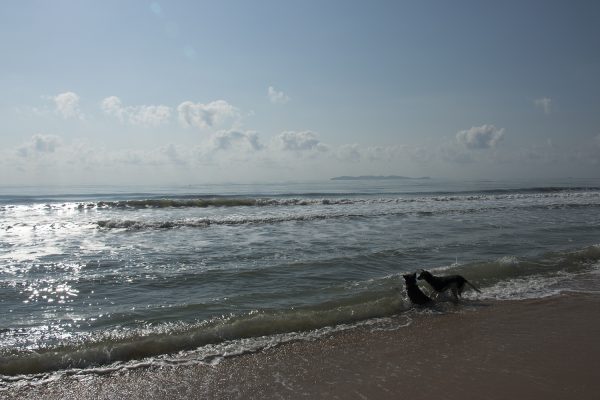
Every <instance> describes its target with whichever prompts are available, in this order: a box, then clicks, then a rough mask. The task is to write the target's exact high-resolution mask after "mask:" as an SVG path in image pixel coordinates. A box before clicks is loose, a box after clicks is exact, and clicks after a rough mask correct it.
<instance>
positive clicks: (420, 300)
mask: <svg viewBox="0 0 600 400" xmlns="http://www.w3.org/2000/svg"><path fill="white" fill-rule="evenodd" d="M402 276H403V277H404V280H405V283H406V293H408V298H409V299H410V301H412V302H413V303H414V304H418V305H420V306H422V305H425V304H429V303H431V302H432V300H431V299H430V298H429V297H428V296H427V295H426V294H425V293H423V292H422V291H421V289H419V286H418V285H417V273H416V272H413V273H412V274H405V275H402Z"/></svg>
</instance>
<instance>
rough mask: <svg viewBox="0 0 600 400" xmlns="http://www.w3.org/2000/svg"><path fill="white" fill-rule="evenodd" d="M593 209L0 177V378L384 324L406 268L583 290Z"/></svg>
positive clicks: (521, 193)
mask: <svg viewBox="0 0 600 400" xmlns="http://www.w3.org/2000/svg"><path fill="white" fill-rule="evenodd" d="M599 210H600V182H597V181H564V182H560V181H559V182H533V183H532V182H491V181H486V182H451V181H437V180H414V181H413V180H399V181H350V182H348V181H344V182H340V181H335V182H333V181H332V182H321V183H319V182H317V183H304V184H278V185H224V186H191V187H176V188H157V187H155V188H147V187H139V188H113V187H66V188H19V187H2V188H0V316H1V317H0V318H1V320H0V321H1V324H0V374H1V375H5V379H14V378H8V376H19V375H22V374H44V373H49V372H52V371H56V370H59V371H74V370H77V369H80V368H86V369H93V368H96V369H98V368H121V367H124V366H127V365H133V364H135V365H138V364H144V363H153V362H164V363H173V362H184V361H185V362H187V361H189V360H196V361H206V362H212V361H213V360H216V359H217V360H218V359H219V358H220V357H223V356H227V355H230V354H237V353H239V352H244V351H248V350H252V349H257V348H263V347H265V346H270V345H274V344H277V343H280V342H281V341H286V340H295V339H297V338H301V337H311V336H314V335H319V334H322V333H323V332H329V331H331V329H345V327H348V326H353V324H357V323H358V324H364V323H380V324H383V325H385V324H389V323H390V320H389V319H388V317H391V316H396V317H395V318H397V316H398V315H402V312H403V311H405V310H407V309H408V308H410V304H409V303H408V301H407V299H406V298H405V292H404V289H403V280H402V277H401V275H402V273H405V272H408V271H416V270H418V269H421V268H425V269H431V270H435V271H438V272H437V273H440V274H443V273H460V274H462V275H464V276H466V277H467V278H468V279H469V280H470V281H471V282H473V283H474V284H476V285H477V286H478V287H480V288H481V289H482V291H483V293H482V294H475V293H473V292H468V294H467V298H468V299H472V300H473V299H519V298H532V297H544V296H549V295H552V294H555V293H559V292H560V291H563V290H567V289H568V290H578V291H584V292H585V291H598V290H599V289H600V288H599V287H598V284H597V283H598V279H597V276H598V270H599V265H600V247H599V246H598V245H599V244H600V214H599V213H598V211H599ZM423 288H424V289H426V288H427V287H426V286H425V285H424V286H423ZM400 325H401V324H400ZM335 327H337V328H335ZM182 360H183V361H182ZM114 362H121V364H116V365H115V364H113V363H114ZM127 363H129V364H127ZM132 363H133V364H132ZM19 379H20V378H19Z"/></svg>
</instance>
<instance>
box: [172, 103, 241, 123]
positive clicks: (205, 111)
mask: <svg viewBox="0 0 600 400" xmlns="http://www.w3.org/2000/svg"><path fill="white" fill-rule="evenodd" d="M177 112H178V114H179V121H180V122H181V124H182V125H183V126H193V127H196V128H200V129H205V128H213V127H216V126H219V125H221V124H223V123H225V122H227V121H229V120H236V119H237V118H239V116H240V113H239V110H238V109H237V108H235V107H234V106H232V105H231V104H229V103H228V102H226V101H225V100H216V101H213V102H210V103H208V104H202V103H193V102H191V101H184V102H183V103H181V104H180V105H179V106H178V107H177Z"/></svg>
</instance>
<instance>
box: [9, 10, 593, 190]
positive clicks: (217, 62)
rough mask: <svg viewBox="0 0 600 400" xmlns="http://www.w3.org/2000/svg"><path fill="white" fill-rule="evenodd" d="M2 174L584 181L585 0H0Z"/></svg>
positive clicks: (589, 168) (588, 118) (589, 23)
mask: <svg viewBox="0 0 600 400" xmlns="http://www.w3.org/2000/svg"><path fill="white" fill-rule="evenodd" d="M0 121H1V122H0V138H1V139H2V140H1V145H0V185H19V184H23V185H42V184H44V185H55V184H56V185H65V184H124V185H130V184H157V185H163V184H174V185H188V184H205V183H223V182H236V183H259V182H285V181H311V180H324V179H329V178H330V177H334V176H338V175H404V176H414V177H417V176H431V177H436V178H450V179H511V178H515V177H517V178H530V179H536V178H540V179H542V178H568V177H574V178H600V2H597V1H594V0H592V1H577V0H573V1H552V0H544V1H523V0H520V1H512V0H507V1H501V2H498V1H486V0H478V1H461V0H457V1H452V2H449V1H430V0H422V1H416V0H415V1H400V0H398V1H350V0H345V1H335V0H328V1H323V0H319V1H313V0H304V1H281V0H279V1H269V0H261V1H248V0H240V1H230V0H222V1H217V2H214V1H210V2H208V1H200V0H197V1H183V0H172V1H138V0H130V1H120V0H103V1H85V0H78V1H75V0H72V1H66V0H54V1H46V0H40V1H34V0H23V1H5V2H2V4H1V8H0Z"/></svg>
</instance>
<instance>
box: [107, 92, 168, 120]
mask: <svg viewBox="0 0 600 400" xmlns="http://www.w3.org/2000/svg"><path fill="white" fill-rule="evenodd" d="M100 106H101V108H102V111H104V112H105V113H106V114H108V115H112V116H114V117H116V118H118V119H119V120H120V121H121V122H128V123H130V124H132V125H143V126H159V125H161V124H164V123H166V122H168V121H169V119H170V118H171V108H170V107H167V106H163V105H158V106H153V105H151V106H146V105H140V106H127V107H124V106H123V103H122V102H121V99H119V98H118V97H117V96H110V97H106V98H105V99H104V100H102V103H101V105H100Z"/></svg>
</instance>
